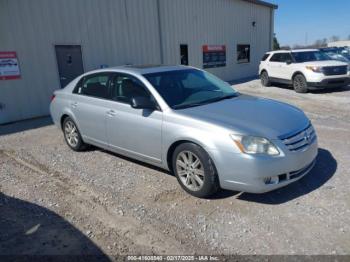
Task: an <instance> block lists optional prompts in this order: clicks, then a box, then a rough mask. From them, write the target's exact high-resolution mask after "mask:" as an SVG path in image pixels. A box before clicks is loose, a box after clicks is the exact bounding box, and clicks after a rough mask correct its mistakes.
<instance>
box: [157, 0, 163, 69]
mask: <svg viewBox="0 0 350 262" xmlns="http://www.w3.org/2000/svg"><path fill="white" fill-rule="evenodd" d="M157 15H158V35H159V47H160V63H161V64H164V49H163V30H162V19H161V13H160V0H157Z"/></svg>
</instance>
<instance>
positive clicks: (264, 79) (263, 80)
mask: <svg viewBox="0 0 350 262" xmlns="http://www.w3.org/2000/svg"><path fill="white" fill-rule="evenodd" d="M260 80H261V84H262V85H263V86H271V82H270V78H269V74H268V73H267V72H266V71H263V72H262V73H261V75H260Z"/></svg>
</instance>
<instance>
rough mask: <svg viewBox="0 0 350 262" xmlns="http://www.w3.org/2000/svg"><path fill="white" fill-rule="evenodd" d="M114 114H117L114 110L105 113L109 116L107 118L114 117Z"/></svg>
mask: <svg viewBox="0 0 350 262" xmlns="http://www.w3.org/2000/svg"><path fill="white" fill-rule="evenodd" d="M116 114H117V112H115V111H114V110H109V111H107V115H109V116H115V115H116Z"/></svg>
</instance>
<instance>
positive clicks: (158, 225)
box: [0, 80, 350, 255]
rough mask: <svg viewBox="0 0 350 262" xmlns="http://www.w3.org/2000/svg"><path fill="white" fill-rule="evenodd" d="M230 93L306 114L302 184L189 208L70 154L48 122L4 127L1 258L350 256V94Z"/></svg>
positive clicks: (108, 159) (104, 162)
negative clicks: (312, 136)
mask: <svg viewBox="0 0 350 262" xmlns="http://www.w3.org/2000/svg"><path fill="white" fill-rule="evenodd" d="M234 87H235V88H236V89H237V90H238V91H240V92H242V93H246V94H251V95H257V96H261V97H266V98H271V99H277V100H280V101H283V102H287V103H290V104H293V105H295V106H298V107H299V108H301V109H303V110H304V111H305V112H306V114H307V115H308V116H309V117H310V119H311V120H312V122H313V124H314V126H315V129H316V130H317V133H318V137H319V147H320V150H319V156H318V159H317V163H316V166H315V167H314V169H313V170H312V172H311V173H310V174H309V175H307V176H306V177H304V178H303V179H302V180H300V181H298V182H296V183H294V184H292V185H290V186H288V187H286V188H282V189H280V190H277V191H274V192H271V193H267V194H263V195H254V194H246V193H240V192H227V191H223V192H221V193H219V194H217V195H216V196H215V197H213V198H211V199H197V198H194V197H191V196H190V195H188V194H186V193H185V192H184V191H183V190H182V189H181V188H180V186H179V184H178V183H177V181H176V179H175V177H174V176H172V175H171V174H168V173H166V172H164V171H162V170H159V169H157V168H155V167H152V166H148V165H145V164H142V163H139V162H137V161H133V160H130V159H127V158H124V157H121V156H118V155H115V154H112V153H109V152H106V151H104V150H100V149H97V148H92V149H90V150H88V151H86V152H82V153H76V152H73V151H72V150H70V149H69V148H68V146H67V145H66V144H65V142H64V139H63V135H62V132H61V131H60V130H58V129H57V128H56V127H55V126H53V125H51V124H50V122H49V121H48V119H39V120H34V121H26V122H22V123H17V124H12V125H7V126H0V181H1V182H0V232H1V234H0V254H107V255H116V254H172V255H175V254H195V253H196V254H308V255H314V254H350V194H349V188H350V161H349V160H350V158H349V155H350V87H349V88H342V89H337V90H327V91H317V92H316V91H315V92H311V93H308V94H297V93H295V92H294V91H293V90H291V89H288V88H282V87H278V88H277V87H268V88H265V87H261V85H260V83H259V81H257V80H253V81H250V82H246V83H243V84H237V85H234ZM271 117H273V116H271ZM286 121H288V119H286Z"/></svg>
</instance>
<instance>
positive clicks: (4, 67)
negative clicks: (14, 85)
mask: <svg viewBox="0 0 350 262" xmlns="http://www.w3.org/2000/svg"><path fill="white" fill-rule="evenodd" d="M19 78H21V73H20V71H19V64H18V59H17V54H16V52H0V80H10V79H19Z"/></svg>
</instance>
